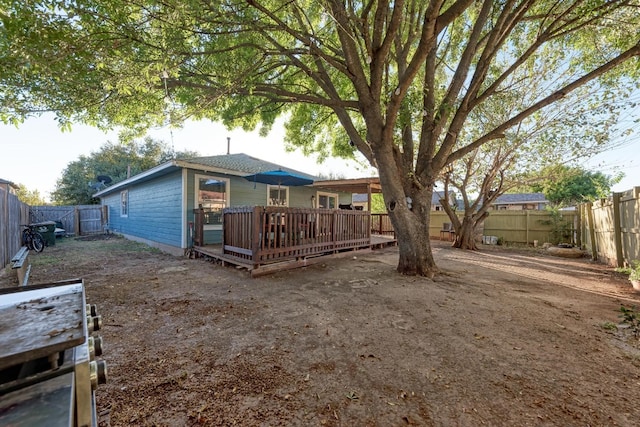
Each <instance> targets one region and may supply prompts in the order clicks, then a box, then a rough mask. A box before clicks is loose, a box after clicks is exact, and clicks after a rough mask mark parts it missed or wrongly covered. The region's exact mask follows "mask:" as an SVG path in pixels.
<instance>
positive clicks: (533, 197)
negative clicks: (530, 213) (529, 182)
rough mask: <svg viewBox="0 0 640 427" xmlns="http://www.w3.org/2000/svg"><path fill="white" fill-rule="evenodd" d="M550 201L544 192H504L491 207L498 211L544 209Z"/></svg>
mask: <svg viewBox="0 0 640 427" xmlns="http://www.w3.org/2000/svg"><path fill="white" fill-rule="evenodd" d="M548 205H549V201H548V200H547V198H546V197H545V196H544V194H543V193H515V194H503V195H501V196H498V198H497V199H496V200H495V201H494V202H493V203H492V204H491V209H493V210H496V211H504V210H508V211H524V210H538V211H540V210H544V209H545V208H546V207H547V206H548Z"/></svg>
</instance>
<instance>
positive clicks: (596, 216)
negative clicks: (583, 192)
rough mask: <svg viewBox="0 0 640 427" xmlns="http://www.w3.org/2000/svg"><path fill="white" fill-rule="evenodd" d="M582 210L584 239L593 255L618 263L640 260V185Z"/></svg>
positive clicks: (585, 206)
mask: <svg viewBox="0 0 640 427" xmlns="http://www.w3.org/2000/svg"><path fill="white" fill-rule="evenodd" d="M579 210H580V224H581V235H582V239H583V243H584V246H585V247H586V248H587V249H588V250H589V251H591V254H592V257H593V259H597V260H599V261H602V262H605V263H607V264H609V265H612V266H616V267H623V266H625V265H629V264H630V263H631V261H634V260H640V187H634V188H633V189H632V190H628V191H625V192H620V193H613V194H612V195H611V196H610V197H608V198H606V199H602V200H599V201H597V202H594V203H584V204H582V205H580V208H579Z"/></svg>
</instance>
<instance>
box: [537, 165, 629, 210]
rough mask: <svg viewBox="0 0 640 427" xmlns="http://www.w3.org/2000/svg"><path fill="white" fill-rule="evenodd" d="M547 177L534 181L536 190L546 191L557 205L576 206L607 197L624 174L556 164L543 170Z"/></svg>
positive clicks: (548, 197) (547, 196) (552, 202)
mask: <svg viewBox="0 0 640 427" xmlns="http://www.w3.org/2000/svg"><path fill="white" fill-rule="evenodd" d="M543 176H545V179H544V180H542V181H540V182H538V183H534V184H533V185H532V186H531V187H532V189H533V190H534V191H539V192H542V193H544V195H545V197H546V198H547V200H548V201H549V202H550V203H551V204H552V205H553V206H555V207H567V206H575V205H577V204H578V203H583V202H593V201H594V200H598V199H601V198H605V197H607V196H608V195H609V194H610V192H611V187H612V186H613V185H615V184H616V183H618V182H620V180H621V179H622V177H623V175H622V174H619V175H617V176H614V177H611V176H608V175H605V174H603V173H602V172H600V171H595V172H594V171H588V170H585V169H583V168H581V167H570V166H565V165H556V166H552V167H549V168H546V169H545V170H544V171H543Z"/></svg>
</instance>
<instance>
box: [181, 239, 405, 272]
mask: <svg viewBox="0 0 640 427" xmlns="http://www.w3.org/2000/svg"><path fill="white" fill-rule="evenodd" d="M397 243H398V242H397V240H396V239H395V238H393V237H392V236H381V235H372V236H371V237H370V243H369V244H368V245H367V246H364V247H359V248H352V249H342V250H337V251H329V252H326V253H321V254H312V255H307V256H301V257H298V258H296V259H284V260H278V259H274V260H272V261H271V262H268V263H264V264H258V265H254V264H252V263H249V262H247V259H245V258H240V257H236V256H233V255H231V254H225V253H224V251H223V245H222V244H220V245H205V246H194V247H193V254H194V256H195V257H198V258H209V259H211V260H213V261H216V262H220V263H221V264H222V265H229V266H234V267H236V268H243V269H246V270H248V271H249V272H250V273H251V277H258V276H263V275H266V274H271V273H275V272H278V271H283V270H290V269H293V268H300V267H306V266H308V265H313V264H316V263H319V262H325V261H326V260H327V259H328V258H329V259H330V258H338V257H344V256H353V255H354V254H355V253H363V252H364V253H368V252H371V251H373V250H374V249H382V248H385V247H388V246H395V245H397Z"/></svg>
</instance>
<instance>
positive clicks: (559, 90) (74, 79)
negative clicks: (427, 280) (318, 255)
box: [0, 0, 640, 276]
mask: <svg viewBox="0 0 640 427" xmlns="http://www.w3.org/2000/svg"><path fill="white" fill-rule="evenodd" d="M0 5H2V7H0V17H1V19H2V36H1V38H0V52H1V53H0V55H2V56H1V57H0V58H1V61H2V64H1V65H2V67H0V103H1V104H0V105H1V109H2V113H3V117H4V119H5V120H20V119H21V118H22V117H24V116H25V115H27V114H29V113H30V112H32V111H38V110H44V109H46V110H48V109H53V110H55V111H56V112H57V113H58V114H59V117H60V120H61V121H62V122H63V123H65V121H67V120H82V121H85V122H88V123H94V124H97V125H100V126H110V125H114V124H117V125H123V126H127V127H128V128H131V129H134V128H144V126H146V125H149V124H152V123H158V122H164V121H165V120H166V117H167V115H169V117H170V120H172V121H174V122H180V121H181V120H183V119H185V118H187V117H192V118H210V119H213V120H222V121H223V122H224V123H225V124H227V125H228V126H236V125H242V126H244V127H245V128H247V129H251V128H253V127H254V126H255V125H256V124H258V123H261V124H262V126H263V129H265V130H266V129H268V128H269V127H270V126H271V125H272V124H273V123H274V120H275V118H276V117H277V116H279V115H281V114H283V113H286V114H288V116H287V120H288V123H287V127H286V128H287V138H288V142H289V143H291V144H293V145H298V146H300V147H302V149H303V150H304V151H313V150H315V151H320V152H322V153H324V154H333V155H349V154H350V153H352V152H353V150H357V151H359V152H360V153H361V154H362V155H363V156H364V158H366V160H367V161H368V162H369V163H370V164H371V165H373V166H374V167H376V168H377V169H378V172H379V176H380V180H381V184H382V188H383V194H384V199H385V203H386V205H387V208H388V211H389V214H390V217H391V221H392V223H393V225H394V228H395V230H396V233H397V237H398V242H399V248H400V257H399V262H398V271H399V272H401V273H404V274H419V275H428V276H431V275H433V274H434V273H435V272H436V271H437V267H436V265H435V262H434V259H433V256H432V252H431V247H430V245H429V238H428V237H429V220H430V215H429V212H430V207H431V206H430V205H431V196H432V192H433V187H434V185H435V183H436V181H437V180H438V178H439V177H440V176H441V171H442V170H443V168H445V167H446V166H447V165H449V164H451V163H452V162H455V161H456V160H459V159H462V158H463V157H464V156H466V155H467V154H469V153H471V152H473V151H474V150H477V149H478V148H480V147H482V146H483V145H484V144H486V143H488V142H490V141H493V140H495V139H499V138H501V137H502V135H504V133H505V132H507V131H508V130H509V129H512V128H513V127H514V126H516V125H518V124H519V123H521V122H522V121H523V120H524V119H526V118H528V117H531V116H533V115H535V114H537V113H539V112H540V111H542V110H543V109H544V108H546V107H548V106H550V105H552V104H553V103H554V102H556V101H558V100H560V99H562V98H563V97H564V96H566V95H567V94H569V93H571V92H572V91H574V90H575V89H577V88H579V87H581V86H583V85H585V84H588V83H590V82H592V81H594V80H596V79H599V78H602V79H606V80H602V81H603V82H604V84H606V85H608V86H611V85H615V84H617V83H619V82H624V81H625V80H624V79H621V78H620V79H619V77H620V76H619V73H614V71H615V70H616V69H617V68H618V67H619V66H620V65H622V64H625V63H628V61H629V60H630V59H632V58H635V57H637V56H638V55H639V54H640V44H639V38H640V36H639V35H638V32H637V28H639V19H640V18H639V17H640V13H638V12H639V10H640V9H639V6H638V0H633V1H630V0H569V1H555V0H553V1H550V0H483V1H473V0H431V1H426V0H398V1H394V2H388V1H376V0H371V1H357V0H347V1H345V0H315V1H310V0H292V1H287V2H283V1H281V0H246V1H241V0H211V1H206V2H205V1H198V0H164V1H152V0H133V1H126V2H125V1H122V0H86V1H80V0H76V1H73V0H47V1H45V0H41V1H34V0H21V1H8V0H0ZM543 64H544V66H542V65H543ZM541 69H544V70H545V73H546V74H545V77H546V80H547V83H548V84H547V85H546V86H545V87H544V90H542V91H541V92H539V93H536V94H534V96H531V97H530V98H529V102H528V104H527V105H525V106H523V108H522V109H520V110H519V111H515V112H514V113H513V115H512V116H510V117H509V118H508V119H506V120H504V121H503V122H501V123H497V124H495V126H494V127H492V128H490V129H487V130H486V132H483V133H482V134H481V135H479V136H478V137H477V138H474V139H470V140H467V141H464V143H463V144H460V143H459V142H460V141H459V139H458V136H459V135H460V134H461V132H462V131H463V130H464V129H465V126H467V125H468V118H469V116H470V114H472V113H473V112H474V111H476V110H477V109H479V108H481V107H482V106H483V105H486V103H488V102H491V100H493V99H495V98H496V97H503V96H504V95H505V94H508V93H509V91H510V85H511V84H513V79H512V78H513V77H514V76H517V78H518V79H527V78H529V77H533V73H535V72H537V70H541ZM567 70H570V71H571V72H570V73H567V72H566V71H567ZM527 71H529V73H527Z"/></svg>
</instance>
